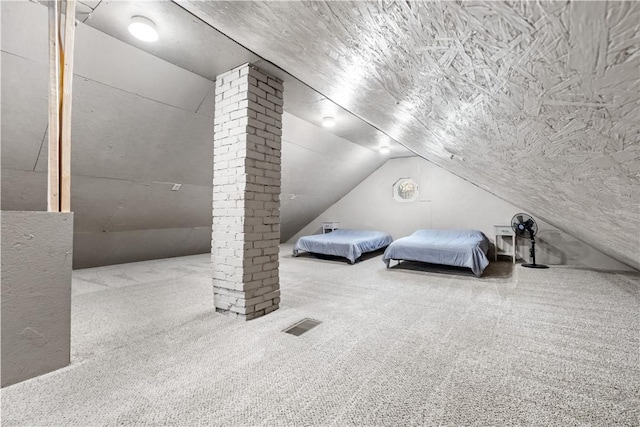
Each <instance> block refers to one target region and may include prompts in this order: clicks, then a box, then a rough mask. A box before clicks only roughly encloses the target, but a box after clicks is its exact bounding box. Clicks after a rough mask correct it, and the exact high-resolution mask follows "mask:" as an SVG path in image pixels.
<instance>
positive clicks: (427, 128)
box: [178, 1, 640, 268]
mask: <svg viewBox="0 0 640 427" xmlns="http://www.w3.org/2000/svg"><path fill="white" fill-rule="evenodd" d="M178 3H179V4H180V5H182V6H183V7H185V8H186V9H188V10H189V11H191V12H192V13H194V14H195V15H197V16H199V17H200V18H201V19H203V20H205V21H206V22H208V23H209V24H210V25H212V26H213V27H215V28H217V29H218V30H220V31H222V32H223V33H225V34H227V35H228V36H230V37H231V38H232V39H234V40H236V41H238V42H239V43H241V44H242V45H244V46H246V47H247V48H249V49H251V50H252V51H254V52H256V53H257V54H258V55H260V56H262V57H263V58H265V59H267V60H269V61H271V62H273V63H274V64H276V65H278V66H280V67H281V68H283V69H284V70H285V71H287V72H289V73H291V74H292V75H294V76H295V77H297V78H299V79H300V80H302V81H304V82H305V83H307V84H309V85H310V86H311V87H313V88H314V89H316V90H318V91H319V92H321V93H323V94H325V95H326V96H328V97H329V98H330V99H332V100H333V101H335V102H336V103H338V104H339V105H341V106H342V107H344V108H347V109H348V110H350V111H352V112H353V113H355V114H356V115H358V116H360V117H361V118H363V119H365V120H366V121H368V122H370V123H371V124H373V125H374V126H376V127H378V128H380V129H381V130H383V131H384V132H385V133H387V134H388V135H389V136H391V137H393V138H394V139H396V140H398V141H399V142H401V143H402V144H404V145H405V146H407V147H409V148H410V149H412V150H414V151H415V152H417V153H419V154H420V155H421V156H423V157H425V158H427V159H428V160H431V161H433V162H435V163H437V164H439V165H441V166H443V167H444V168H446V169H448V170H449V171H451V172H453V173H455V174H457V175H459V176H461V177H463V178H465V179H467V180H469V181H471V182H474V183H476V184H477V185H479V186H480V187H482V188H484V189H486V190H488V191H490V192H492V193H494V194H496V195H498V196H500V197H502V198H503V199H505V200H508V201H509V202H511V203H513V204H515V205H517V206H522V207H524V208H526V209H528V210H529V212H530V213H532V214H533V215H534V216H535V215H537V216H539V217H541V218H543V219H545V220H547V221H549V222H550V223H552V224H554V225H556V226H557V227H559V228H561V229H563V230H565V231H566V232H568V233H570V234H572V235H574V236H575V237H577V238H579V239H582V240H584V241H585V242H587V243H590V244H591V245H593V246H594V247H596V248H598V249H600V250H603V251H604V252H606V253H609V254H611V255H612V256H614V257H616V258H618V259H619V260H621V261H624V262H626V263H628V264H630V265H632V266H634V267H635V268H640V207H639V200H640V186H639V181H640V180H639V178H640V144H639V143H638V136H639V131H640V123H639V121H640V119H639V117H640V106H639V98H640V97H639V81H640V76H639V73H640V71H639V70H640V68H639V67H640V52H639V47H638V45H639V41H638V40H639V39H638V34H639V25H640V24H639V23H640V3H636V2H607V3H605V2H497V1H496V2H450V1H446V2H406V1H401V2H400V1H399V2H390V1H378V2H364V1H362V2H342V1H340V2H217V1H215V2H200V1H178ZM433 185H437V183H433Z"/></svg>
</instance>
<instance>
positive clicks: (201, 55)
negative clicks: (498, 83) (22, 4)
mask: <svg viewBox="0 0 640 427" xmlns="http://www.w3.org/2000/svg"><path fill="white" fill-rule="evenodd" d="M41 1H42V2H43V3H45V0H41ZM85 3H86V4H85ZM78 5H79V6H81V7H79V8H78V9H77V13H76V19H77V20H79V21H81V22H83V23H84V24H86V25H88V26H90V27H93V28H95V29H97V30H100V31H102V32H103V33H106V34H109V35H110V36H112V37H114V38H115V39H118V40H121V41H123V42H125V43H127V44H129V45H131V46H134V47H136V48H138V49H140V50H143V51H145V52H148V53H150V54H152V55H154V56H156V57H158V58H162V59H164V60H165V61H168V62H170V63H172V64H175V65H177V66H179V67H180V68H183V69H185V70H189V71H192V72H193V73H195V74H198V75H200V76H202V77H204V78H206V79H208V80H210V81H213V80H215V78H216V76H217V75H219V74H222V73H224V72H226V71H228V70H230V69H232V68H235V67H237V66H238V65H240V64H243V63H247V62H250V63H252V64H254V65H256V66H258V67H260V68H262V69H264V70H265V71H267V72H270V73H271V74H273V75H275V76H277V77H280V78H281V79H282V80H283V81H284V87H285V91H284V97H285V99H284V101H285V102H284V104H285V105H284V108H285V111H287V112H288V113H291V114H293V115H295V116H297V117H299V118H301V119H303V120H306V121H308V122H310V123H313V124H316V125H319V124H320V123H321V122H322V119H323V118H324V117H325V116H332V117H334V118H335V119H336V126H335V127H334V128H332V129H330V130H329V131H330V132H331V133H333V134H335V135H337V136H340V137H343V138H346V139H348V140H350V141H351V142H354V143H356V144H359V145H362V146H363V147H366V148H368V149H370V150H372V151H376V152H378V147H379V146H380V145H383V144H384V145H388V146H389V147H390V155H389V157H405V156H413V155H414V154H413V153H412V152H410V151H408V150H407V149H406V148H404V147H403V146H402V145H399V144H397V143H396V142H395V141H393V140H391V139H389V138H388V137H386V136H385V135H384V134H383V133H381V132H379V131H378V130H376V129H375V128H374V127H372V126H370V125H369V124H368V123H366V122H363V121H362V120H360V119H358V118H357V117H355V116H353V115H352V114H350V113H349V112H348V111H346V110H344V109H342V108H340V107H338V106H337V105H336V104H334V103H332V102H331V101H329V100H328V99H327V98H326V97H325V96H324V95H322V94H320V93H318V92H315V91H314V90H313V89H311V88H309V87H308V86H306V85H304V84H303V83H301V82H300V81H298V80H297V79H295V78H293V77H292V76H291V75H289V74H287V73H286V72H284V71H283V70H281V69H279V68H278V67H275V66H274V65H273V64H271V63H269V62H267V61H264V60H263V59H262V58H260V57H259V56H258V55H256V54H255V53H253V52H251V51H249V50H247V49H246V48H244V47H242V46H240V45H239V44H238V43H236V42H235V41H233V40H231V39H230V38H228V37H227V36H225V35H223V34H222V33H220V32H219V31H217V30H216V29H214V28H212V27H211V26H209V25H207V24H206V23H204V22H203V21H201V20H200V19H198V18H197V17H195V16H193V15H192V14H190V13H189V12H187V11H185V10H184V9H182V8H181V7H180V6H178V5H177V4H175V3H173V2H170V1H126V0H118V1H107V0H103V1H93V2H88V1H85V2H82V3H78ZM135 15H142V16H145V17H148V18H149V19H151V20H153V22H154V23H155V24H156V27H157V29H158V32H159V35H160V39H159V40H158V42H157V43H147V42H143V41H140V40H138V39H136V38H135V37H133V36H132V35H131V34H129V32H128V31H127V25H128V23H129V20H130V18H131V17H132V16H135ZM78 42H81V40H77V43H78ZM114 42H115V40H114ZM132 49H133V48H132ZM95 52H96V56H97V58H96V60H97V61H98V62H104V61H114V58H112V57H110V56H111V55H108V53H110V52H113V50H108V49H107V50H104V51H103V50H102V49H96V50H95ZM103 52H106V53H107V55H105V58H103V59H100V58H99V57H100V56H101V55H102V54H103ZM141 65H142V64H141ZM107 68H108V67H107ZM140 68H142V69H144V68H146V67H144V66H141V67H140ZM109 71H110V72H111V70H109ZM138 75H139V76H140V77H141V78H142V79H144V77H146V74H144V73H138ZM154 83H155V82H153V81H152V82H150V83H149V84H154ZM168 89H171V88H168Z"/></svg>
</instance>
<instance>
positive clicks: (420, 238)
mask: <svg viewBox="0 0 640 427" xmlns="http://www.w3.org/2000/svg"><path fill="white" fill-rule="evenodd" d="M488 250H489V240H488V239H487V237H486V236H485V235H484V234H482V232H481V231H478V230H418V231H416V232H414V233H413V234H412V235H410V236H408V237H403V238H401V239H398V240H396V241H395V242H393V243H392V244H390V245H389V247H388V248H387V250H386V251H385V252H384V255H383V256H382V260H383V261H384V262H385V264H387V268H389V262H390V261H391V260H392V259H395V260H406V261H421V262H429V263H432V264H443V265H453V266H457V267H468V268H470V269H471V270H472V271H473V274H475V275H476V276H478V277H480V275H481V274H482V272H483V271H484V269H485V268H486V267H487V265H489V260H488V259H487V251H488Z"/></svg>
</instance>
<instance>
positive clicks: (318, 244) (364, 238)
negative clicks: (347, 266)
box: [293, 228, 393, 264]
mask: <svg viewBox="0 0 640 427" xmlns="http://www.w3.org/2000/svg"><path fill="white" fill-rule="evenodd" d="M392 241H393V238H392V237H391V235H390V234H388V233H384V232H382V231H371V230H352V229H346V228H341V229H338V230H334V231H332V232H331V233H326V234H315V235H313V236H304V237H301V238H299V239H298V241H297V242H296V244H295V246H294V247H293V256H298V255H299V254H300V252H311V253H316V254H323V255H334V256H340V257H344V258H347V259H348V260H349V262H351V264H354V263H355V262H356V260H357V259H358V258H360V256H361V255H362V254H363V253H366V252H373V251H375V250H378V249H381V248H384V247H385V246H388V245H389V244H390V243H391V242H392Z"/></svg>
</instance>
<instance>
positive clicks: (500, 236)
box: [493, 225, 518, 264]
mask: <svg viewBox="0 0 640 427" xmlns="http://www.w3.org/2000/svg"><path fill="white" fill-rule="evenodd" d="M493 230H494V234H495V236H496V240H495V242H496V244H495V251H494V252H495V260H496V261H498V255H507V256H510V257H512V258H513V263H514V264H515V263H516V247H517V246H518V238H517V236H516V233H515V232H514V231H513V229H512V228H511V226H510V225H494V226H493ZM507 237H510V239H506V238H507ZM507 240H510V241H511V242H510V244H509V243H507Z"/></svg>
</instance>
